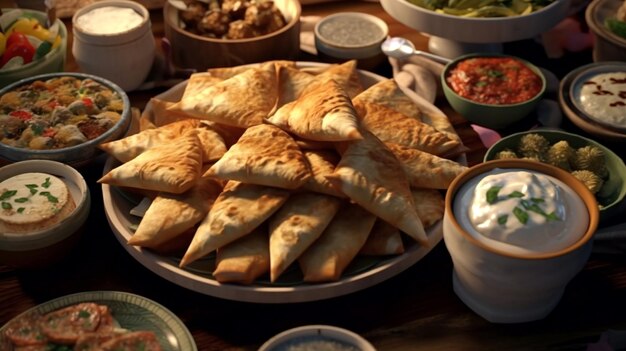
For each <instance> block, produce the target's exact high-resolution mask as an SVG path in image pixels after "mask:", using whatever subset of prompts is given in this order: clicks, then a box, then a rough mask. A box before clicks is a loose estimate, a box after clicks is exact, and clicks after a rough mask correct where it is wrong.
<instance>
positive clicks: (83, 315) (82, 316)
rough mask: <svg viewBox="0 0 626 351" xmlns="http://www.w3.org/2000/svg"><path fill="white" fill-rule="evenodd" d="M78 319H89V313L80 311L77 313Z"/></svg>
mask: <svg viewBox="0 0 626 351" xmlns="http://www.w3.org/2000/svg"><path fill="white" fill-rule="evenodd" d="M78 317H80V318H89V317H91V313H89V311H85V310H80V312H78Z"/></svg>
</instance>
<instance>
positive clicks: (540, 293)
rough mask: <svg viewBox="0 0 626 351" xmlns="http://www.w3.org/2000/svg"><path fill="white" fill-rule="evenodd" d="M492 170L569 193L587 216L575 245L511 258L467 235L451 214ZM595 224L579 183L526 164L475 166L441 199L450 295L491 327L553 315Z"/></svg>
mask: <svg viewBox="0 0 626 351" xmlns="http://www.w3.org/2000/svg"><path fill="white" fill-rule="evenodd" d="M496 168H516V169H526V170H530V171H535V172H539V173H543V174H546V175H549V176H552V177H554V178H556V179H558V180H560V181H562V182H563V183H565V185H567V186H569V187H570V188H572V190H573V191H574V192H575V193H576V194H577V195H578V196H579V197H580V198H581V200H582V201H583V203H584V205H585V208H586V209H587V211H588V215H589V216H588V218H589V221H588V224H587V226H586V227H583V228H578V230H580V235H581V236H580V239H578V240H577V241H576V242H575V243H574V244H572V245H570V246H568V247H566V248H564V249H561V250H558V251H548V252H537V253H535V252H529V253H513V252H507V251H503V250H502V249H497V248H494V247H492V246H490V245H487V244H485V243H484V242H482V241H479V240H477V239H476V238H475V237H473V236H472V235H471V234H470V233H468V232H467V231H466V230H465V229H464V228H463V227H462V226H461V225H460V223H459V221H457V218H456V216H457V215H458V214H456V213H455V212H454V201H455V198H456V197H457V193H458V192H459V190H460V189H461V188H462V186H463V185H464V184H466V183H467V182H468V181H470V180H471V179H472V178H474V177H476V176H478V175H481V174H483V173H485V172H488V171H490V170H493V169H496ZM570 220H571V219H570ZM598 220H599V211H598V205H597V203H596V200H595V198H594V196H593V195H592V194H591V192H589V190H587V188H586V187H585V186H584V185H583V184H582V182H580V181H578V180H577V179H576V178H574V177H573V176H572V175H571V174H569V173H567V172H565V171H563V170H561V169H558V168H556V167H553V166H549V165H547V164H543V163H539V162H534V161H526V160H496V161H489V162H486V163H482V164H479V165H477V166H474V167H472V168H470V169H469V170H467V171H466V172H464V173H463V174H461V175H459V176H458V177H457V178H456V179H455V180H454V181H453V182H452V184H451V185H450V188H449V189H448V193H447V194H446V204H445V214H444V219H443V238H444V242H445V244H446V247H447V249H448V251H449V252H450V256H451V257H452V262H453V264H454V270H453V276H452V282H453V289H454V292H455V293H456V294H457V296H458V297H459V298H460V299H461V300H462V301H463V302H464V303H465V304H466V305H467V306H468V307H469V308H470V309H472V310H473V311H474V312H476V313H477V314H478V315H480V316H482V317H483V318H485V319H486V320H488V321H490V322H493V323H521V322H530V321H533V320H539V319H542V318H544V317H546V316H547V315H548V314H549V313H550V312H551V311H552V310H553V309H554V307H555V306H556V305H557V304H558V302H559V301H560V299H561V296H562V295H563V292H564V290H565V287H566V286H567V284H568V283H569V282H570V280H571V279H572V278H573V277H574V276H575V275H576V274H578V272H580V270H581V269H582V268H583V267H584V265H585V264H586V262H587V260H588V258H589V255H590V254H591V249H592V244H593V241H592V240H591V238H592V237H593V234H594V233H595V230H596V228H597V225H598Z"/></svg>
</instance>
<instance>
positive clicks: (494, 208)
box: [454, 169, 589, 254]
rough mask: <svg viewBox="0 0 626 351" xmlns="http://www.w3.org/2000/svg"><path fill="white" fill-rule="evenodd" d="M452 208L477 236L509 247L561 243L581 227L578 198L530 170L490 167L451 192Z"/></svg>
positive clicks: (540, 249) (583, 215)
mask: <svg viewBox="0 0 626 351" xmlns="http://www.w3.org/2000/svg"><path fill="white" fill-rule="evenodd" d="M454 213H455V216H456V218H457V221H458V222H459V224H460V225H461V226H462V227H463V228H464V229H465V230H466V231H467V232H468V233H470V234H471V235H472V236H473V237H475V238H476V239H477V240H478V241H480V242H482V243H484V244H486V245H488V246H491V247H493V248H495V249H498V250H502V251H507V252H511V253H517V254H519V253H547V252H554V251H559V250H562V249H565V248H567V247H569V246H571V245H573V244H574V243H576V242H577V241H578V240H579V239H580V238H581V237H582V236H583V235H584V233H585V230H586V228H587V227H588V224H589V214H588V213H587V209H586V207H585V204H584V202H583V201H582V199H581V198H580V197H579V196H578V195H577V194H576V193H575V192H574V191H572V189H571V188H570V187H568V186H567V185H566V184H565V183H563V182H561V181H560V180H558V179H556V178H554V177H551V176H548V175H545V174H542V173H539V172H535V171H530V170H523V169H494V170H492V171H490V172H487V173H485V174H482V175H480V176H478V177H476V178H473V179H471V180H470V181H468V182H467V183H466V184H464V185H463V186H462V187H461V188H460V189H459V192H458V193H457V195H456V197H455V202H454Z"/></svg>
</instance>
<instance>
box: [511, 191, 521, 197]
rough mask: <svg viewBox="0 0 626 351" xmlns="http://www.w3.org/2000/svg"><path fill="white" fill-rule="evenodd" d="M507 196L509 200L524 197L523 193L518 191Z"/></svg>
mask: <svg viewBox="0 0 626 351" xmlns="http://www.w3.org/2000/svg"><path fill="white" fill-rule="evenodd" d="M508 196H509V197H510V198H520V197H524V193H521V192H519V191H514V192H512V193H510V194H509V195H508Z"/></svg>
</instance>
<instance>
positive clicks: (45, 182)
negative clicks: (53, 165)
mask: <svg viewBox="0 0 626 351" xmlns="http://www.w3.org/2000/svg"><path fill="white" fill-rule="evenodd" d="M51 184H52V183H51V182H50V177H48V178H46V180H45V181H44V182H43V183H42V184H41V186H42V187H44V188H46V189H48V188H49V187H50V185H51Z"/></svg>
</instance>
